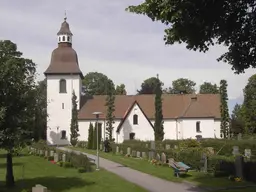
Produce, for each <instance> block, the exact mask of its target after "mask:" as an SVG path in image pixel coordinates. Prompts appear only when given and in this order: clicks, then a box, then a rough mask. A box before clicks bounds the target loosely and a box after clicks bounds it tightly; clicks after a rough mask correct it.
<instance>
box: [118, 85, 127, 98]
mask: <svg viewBox="0 0 256 192" xmlns="http://www.w3.org/2000/svg"><path fill="white" fill-rule="evenodd" d="M116 95H126V90H125V85H124V84H121V85H117V86H116Z"/></svg>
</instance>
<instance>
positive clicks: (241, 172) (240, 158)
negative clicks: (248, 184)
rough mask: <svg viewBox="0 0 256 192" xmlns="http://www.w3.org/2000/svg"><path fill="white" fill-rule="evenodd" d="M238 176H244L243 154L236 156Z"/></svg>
mask: <svg viewBox="0 0 256 192" xmlns="http://www.w3.org/2000/svg"><path fill="white" fill-rule="evenodd" d="M235 169H236V177H239V178H242V179H243V176H244V158H243V156H241V155H238V156H236V159H235Z"/></svg>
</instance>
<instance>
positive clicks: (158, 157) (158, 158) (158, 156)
mask: <svg viewBox="0 0 256 192" xmlns="http://www.w3.org/2000/svg"><path fill="white" fill-rule="evenodd" d="M160 159H161V158H160V155H159V153H157V154H156V160H157V161H160Z"/></svg>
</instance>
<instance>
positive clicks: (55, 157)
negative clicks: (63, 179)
mask: <svg viewBox="0 0 256 192" xmlns="http://www.w3.org/2000/svg"><path fill="white" fill-rule="evenodd" d="M53 157H54V162H58V161H59V155H58V153H54V156H53Z"/></svg>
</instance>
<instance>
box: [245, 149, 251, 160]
mask: <svg viewBox="0 0 256 192" xmlns="http://www.w3.org/2000/svg"><path fill="white" fill-rule="evenodd" d="M244 156H245V157H246V158H247V159H250V158H251V156H252V150H251V149H245V150H244Z"/></svg>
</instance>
